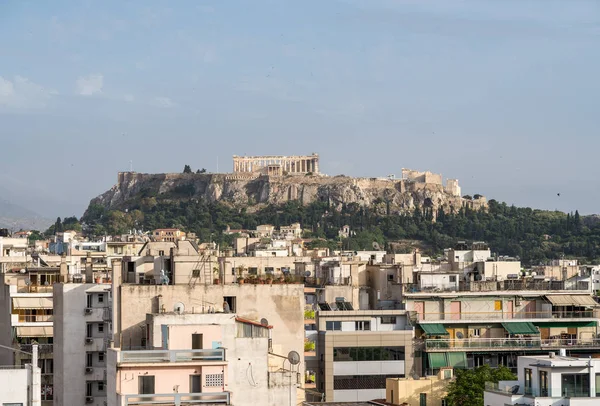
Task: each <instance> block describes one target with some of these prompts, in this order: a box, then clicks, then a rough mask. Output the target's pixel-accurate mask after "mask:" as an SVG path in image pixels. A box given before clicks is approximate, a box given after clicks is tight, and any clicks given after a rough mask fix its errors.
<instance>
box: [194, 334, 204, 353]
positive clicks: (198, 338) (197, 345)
mask: <svg viewBox="0 0 600 406" xmlns="http://www.w3.org/2000/svg"><path fill="white" fill-rule="evenodd" d="M202 341H203V340H202V334H192V350H201V349H202V348H203V347H202Z"/></svg>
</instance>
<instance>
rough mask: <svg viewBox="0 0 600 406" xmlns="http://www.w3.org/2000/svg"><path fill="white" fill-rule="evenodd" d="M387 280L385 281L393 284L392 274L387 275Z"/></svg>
mask: <svg viewBox="0 0 600 406" xmlns="http://www.w3.org/2000/svg"><path fill="white" fill-rule="evenodd" d="M387 278H388V279H387V280H388V281H390V282H393V281H394V274H391V273H389V274H388V276H387Z"/></svg>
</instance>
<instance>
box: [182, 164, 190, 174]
mask: <svg viewBox="0 0 600 406" xmlns="http://www.w3.org/2000/svg"><path fill="white" fill-rule="evenodd" d="M183 173H192V168H191V167H190V166H189V165H185V166H184V167H183Z"/></svg>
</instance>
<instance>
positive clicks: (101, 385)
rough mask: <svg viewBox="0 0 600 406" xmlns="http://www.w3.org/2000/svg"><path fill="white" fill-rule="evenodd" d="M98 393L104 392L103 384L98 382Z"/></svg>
mask: <svg viewBox="0 0 600 406" xmlns="http://www.w3.org/2000/svg"><path fill="white" fill-rule="evenodd" d="M98 391H99V392H104V382H98Z"/></svg>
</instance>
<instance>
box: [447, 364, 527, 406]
mask: <svg viewBox="0 0 600 406" xmlns="http://www.w3.org/2000/svg"><path fill="white" fill-rule="evenodd" d="M455 373H456V379H455V380H454V381H452V382H450V385H448V396H446V399H447V400H448V405H450V406H483V391H484V390H485V383H486V382H494V383H498V381H513V380H516V379H517V376H516V375H515V374H513V373H512V372H511V371H510V369H508V368H506V367H505V366H500V367H498V368H490V367H489V365H483V366H480V367H477V368H475V369H462V370H461V369H456V370H455Z"/></svg>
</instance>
